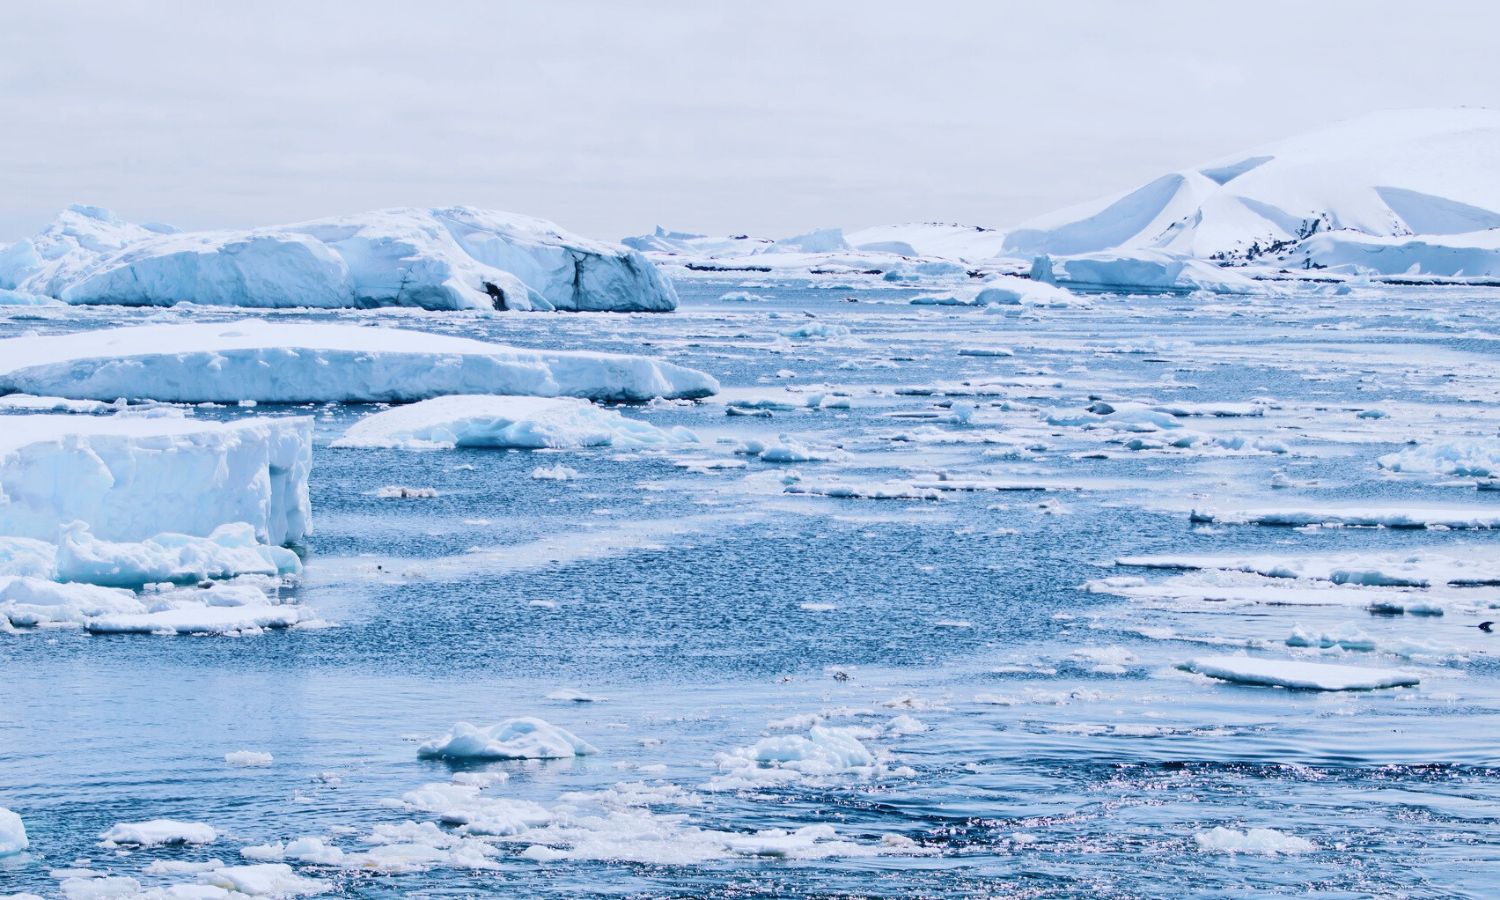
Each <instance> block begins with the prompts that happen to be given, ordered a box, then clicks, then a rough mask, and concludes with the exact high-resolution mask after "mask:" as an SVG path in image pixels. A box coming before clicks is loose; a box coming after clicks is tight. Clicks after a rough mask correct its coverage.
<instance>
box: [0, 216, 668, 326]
mask: <svg viewBox="0 0 1500 900" xmlns="http://www.w3.org/2000/svg"><path fill="white" fill-rule="evenodd" d="M0 288H4V289H8V290H10V291H15V292H18V294H19V295H27V296H36V295H42V296H45V297H55V298H58V299H61V300H65V301H67V302H69V303H118V304H127V305H133V306H163V305H172V304H176V303H183V302H192V303H199V304H207V305H214V306H258V307H294V306H310V307H323V308H337V307H370V306H417V307H425V308H428V309H513V310H533V309H540V310H548V309H566V310H595V311H603V310H614V311H629V310H637V311H666V310H671V309H674V308H676V306H677V294H676V292H675V291H674V290H673V288H672V286H671V284H670V283H668V282H667V281H666V280H665V279H663V278H662V277H661V274H660V273H659V272H657V270H656V268H655V267H654V266H652V265H651V263H649V262H647V261H646V259H645V258H644V257H643V256H641V255H640V254H639V253H637V252H636V251H634V250H630V249H628V248H625V247H622V246H619V245H615V244H608V243H603V242H599V241H592V240H587V239H585V238H581V237H578V236H577V235H573V234H570V233H568V232H566V231H563V230H562V229H561V228H559V227H558V226H556V225H554V224H552V223H551V222H547V221H544V220H542V219H536V218H532V217H530V216H522V215H516V214H513V213H505V212H496V211H493V210H482V209H473V208H471V207H466V206H454V207H447V208H442V209H386V210H379V211H375V212H369V213H363V214H360V215H353V216H344V217H338V218H330V219H318V220H315V221H311V222H302V223H298V224H294V225H279V226H272V227H267V228H254V229H249V230H244V231H210V232H181V231H178V230H176V229H174V228H172V227H170V226H166V225H156V224H148V225H133V224H130V223H127V222H122V221H121V220H120V219H118V218H116V217H115V216H114V214H112V213H110V212H109V211H108V210H104V209H100V208H98V207H93V206H78V205H75V206H72V207H69V208H68V209H67V210H65V211H64V212H63V213H62V214H61V215H60V216H59V217H58V219H57V220H56V221H55V222H53V223H52V224H51V225H50V226H48V227H47V228H46V229H45V230H44V231H42V233H41V234H38V235H37V236H36V237H34V238H31V239H28V240H22V241H20V242H18V243H16V244H12V245H10V246H9V247H4V248H0Z"/></svg>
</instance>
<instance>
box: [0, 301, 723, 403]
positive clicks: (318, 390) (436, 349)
mask: <svg viewBox="0 0 1500 900" xmlns="http://www.w3.org/2000/svg"><path fill="white" fill-rule="evenodd" d="M718 389H719V385H718V382H717V381H715V380H714V379H713V378H711V377H710V376H708V375H705V374H704V373H702V372H698V371H695V370H693V369H688V368H684V367H682V366H677V365H673V364H672V363H668V362H660V361H658V360H654V359H651V358H649V357H644V356H629V355H623V354H613V353H590V352H582V351H578V352H569V351H562V350H555V351H553V350H523V349H519V348H515V347H508V346H505V345H502V344H490V343H485V342H483V341H476V340H471V339H468V338H458V337H449V336H446V335H437V334H426V333H423V332H417V331H406V330H402V329H396V328H365V327H359V326H353V325H332V324H315V323H297V324H277V323H271V322H265V321H261V320H257V319H246V320H242V321H239V322H231V323H220V324H215V323H195V324H187V325H147V326H142V327H137V328H115V329H107V330H103V331H93V332H84V333H79V334H67V335H58V336H54V337H27V338H11V339H9V340H0V391H11V392H24V393H29V394H53V395H57V396H60V397H70V398H74V399H94V400H114V399H115V398H117V397H145V398H150V399H154V400H165V401H178V402H202V401H213V402H218V403H234V402H238V401H241V400H256V401H259V402H262V403H310V402H352V403H361V402H373V401H390V402H407V401H412V400H423V399H426V398H428V397H435V396H440V395H443V394H526V395H535V396H545V397H555V396H567V397H587V398H589V399H593V400H620V401H639V400H650V399H652V398H655V397H668V398H696V397H706V396H708V395H710V394H713V393H715V392H717V391H718Z"/></svg>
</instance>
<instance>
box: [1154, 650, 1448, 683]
mask: <svg viewBox="0 0 1500 900" xmlns="http://www.w3.org/2000/svg"><path fill="white" fill-rule="evenodd" d="M1180 668H1182V669H1183V670H1184V671H1188V672H1193V673H1195V674H1198V675H1207V676H1208V677H1210V678H1217V679H1219V680H1221V681H1230V682H1234V683H1235V684H1246V685H1257V686H1262V687H1283V688H1291V689H1293V690H1302V691H1372V690H1378V689H1380V688H1392V687H1412V686H1414V685H1417V684H1419V683H1421V680H1422V679H1421V676H1419V675H1416V674H1415V673H1412V672H1403V671H1399V670H1396V669H1375V668H1365V667H1362V666H1337V665H1332V664H1329V663H1311V662H1303V661H1301V660H1294V659H1270V658H1264V657H1249V656H1205V657H1199V658H1197V659H1191V660H1188V661H1187V662H1185V663H1182V664H1181V666H1180Z"/></svg>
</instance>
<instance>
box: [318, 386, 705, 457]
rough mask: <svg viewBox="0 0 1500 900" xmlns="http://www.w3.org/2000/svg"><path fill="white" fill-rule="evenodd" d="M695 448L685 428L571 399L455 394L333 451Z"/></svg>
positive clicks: (361, 428)
mask: <svg viewBox="0 0 1500 900" xmlns="http://www.w3.org/2000/svg"><path fill="white" fill-rule="evenodd" d="M696 441H697V438H696V437H695V436H694V435H693V433H692V432H690V431H688V430H687V429H685V428H671V429H664V428H657V427H656V426H655V425H652V424H650V423H648V422H642V421H640V420H637V419H631V418H628V417H626V416H624V415H621V414H620V413H619V412H617V411H615V410H612V409H604V408H602V407H599V406H596V405H594V404H593V403H591V402H589V401H587V400H580V399H576V398H572V397H508V396H495V395H457V396H451V397H435V398H433V399H431V400H423V401H420V402H418V403H412V404H409V405H406V406H398V407H395V408H393V409H388V410H386V411H384V412H379V413H375V414H373V415H370V416H366V417H365V418H363V419H361V420H359V421H358V422H356V423H354V425H352V426H350V428H349V430H348V431H346V432H344V434H343V436H342V437H340V438H339V439H338V440H336V441H334V443H333V445H332V446H335V447H397V448H402V449H408V450H430V449H443V448H453V447H515V448H521V449H529V450H536V449H542V448H554V449H576V448H580V447H622V448H635V447H655V446H665V445H672V444H683V443H695V442H696Z"/></svg>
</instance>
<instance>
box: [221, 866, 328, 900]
mask: <svg viewBox="0 0 1500 900" xmlns="http://www.w3.org/2000/svg"><path fill="white" fill-rule="evenodd" d="M198 881H199V883H200V884H205V885H211V886H213V887H216V888H220V889H222V890H225V891H231V892H233V893H231V894H230V895H229V897H231V898H234V897H238V896H241V895H243V896H247V897H303V896H307V895H310V894H322V893H326V892H328V891H331V890H333V885H332V884H331V883H329V882H327V881H321V880H319V879H316V878H308V877H307V876H305V875H298V874H297V873H296V872H294V871H292V867H291V866H289V865H287V864H286V863H261V864H258V865H248V866H223V867H221V868H218V869H213V870H211V871H208V872H203V873H201V874H199V875H198Z"/></svg>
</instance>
